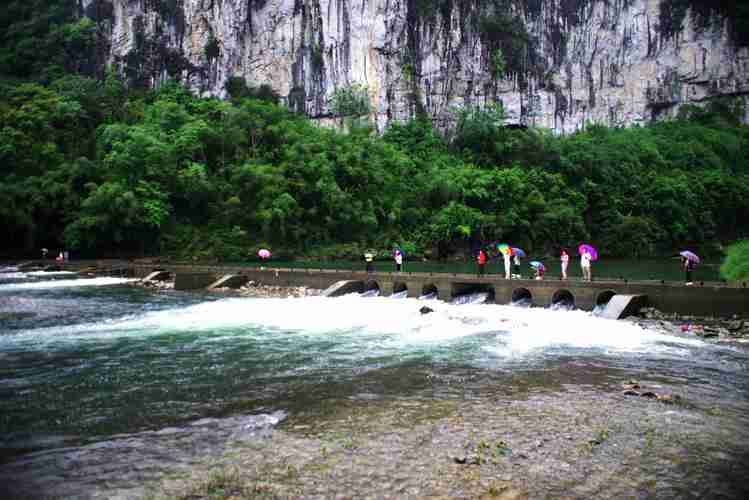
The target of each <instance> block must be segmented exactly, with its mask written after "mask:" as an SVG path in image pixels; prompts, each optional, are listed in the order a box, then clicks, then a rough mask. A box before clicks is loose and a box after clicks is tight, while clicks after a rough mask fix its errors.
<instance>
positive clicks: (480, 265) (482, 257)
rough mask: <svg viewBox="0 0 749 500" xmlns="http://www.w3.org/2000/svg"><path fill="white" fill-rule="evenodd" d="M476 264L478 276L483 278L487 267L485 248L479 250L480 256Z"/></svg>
mask: <svg viewBox="0 0 749 500" xmlns="http://www.w3.org/2000/svg"><path fill="white" fill-rule="evenodd" d="M476 263H477V264H478V271H477V273H476V274H478V275H479V276H483V275H484V270H485V267H486V252H484V249H483V248H480V249H479V254H478V256H477V257H476Z"/></svg>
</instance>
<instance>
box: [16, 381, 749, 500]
mask: <svg viewBox="0 0 749 500" xmlns="http://www.w3.org/2000/svg"><path fill="white" fill-rule="evenodd" d="M570 368H571V367H570ZM574 369H579V367H575V368H574ZM589 369H590V371H591V374H592V376H591V377H590V378H591V384H590V385H582V386H581V385H567V384H565V382H566V381H567V380H565V379H566V377H567V375H568V374H565V373H564V370H562V371H555V372H554V374H553V375H555V376H557V378H556V380H557V381H556V382H555V383H549V382H550V381H546V382H543V381H542V380H541V379H542V378H543V377H541V379H537V380H536V384H538V385H535V384H530V386H527V387H524V388H520V387H517V386H514V385H512V386H507V387H505V388H504V390H503V389H502V388H500V390H499V391H498V394H496V395H495V396H493V397H489V398H475V397H471V390H470V380H465V381H457V380H452V379H448V378H441V377H439V376H437V377H429V378H428V379H426V380H428V381H429V382H430V383H432V384H434V385H435V386H439V385H443V384H456V383H463V384H465V385H466V394H465V396H466V397H465V398H464V399H462V400H458V401H435V400H409V399H406V398H396V399H384V398H379V397H369V396H368V395H367V394H360V395H358V396H357V397H355V398H352V399H351V400H350V401H349V403H348V404H346V405H340V404H338V405H335V407H327V406H326V404H325V401H321V402H320V404H319V406H318V407H314V408H310V409H309V412H308V413H307V414H306V415H295V416H290V417H288V418H285V417H286V415H284V414H281V413H277V414H272V415H266V416H259V417H249V418H247V417H244V418H232V419H219V420H217V419H206V420H203V421H198V422H194V423H193V424H191V425H190V426H188V427H187V428H168V429H163V430H162V431H159V432H149V433H144V434H138V435H128V436H120V437H115V439H113V440H112V441H109V442H106V443H98V444H95V445H90V446H86V447H83V448H80V449H75V450H60V451H56V452H50V453H46V454H45V455H44V456H37V457H30V458H29V459H28V460H26V461H24V462H22V463H20V464H19V465H18V469H17V470H15V471H13V472H17V473H18V474H19V477H21V478H23V479H24V480H27V481H30V483H29V484H30V485H31V489H30V490H29V491H30V492H33V491H34V487H37V486H38V487H40V488H43V486H44V484H45V483H49V482H56V481H57V479H56V478H57V475H59V474H62V475H63V476H65V477H67V481H66V482H65V483H62V484H60V485H59V487H58V489H57V492H58V494H59V495H60V497H59V498H63V497H70V496H76V497H80V498H144V497H145V498H154V499H162V498H163V499H166V498H170V499H171V498H183V499H202V498H205V499H208V498H211V499H217V498H218V499H220V498H233V499H241V498H258V497H263V498H339V497H340V498H363V497H367V498H424V497H436V498H501V499H520V498H653V497H655V498H707V497H709V498H741V497H742V495H744V494H746V493H749V488H748V487H747V485H746V483H745V482H744V481H743V480H742V473H743V472H742V471H745V464H746V462H745V459H746V458H747V457H748V456H749V425H742V424H749V422H747V421H746V418H744V419H743V420H742V421H741V422H739V423H738V424H737V421H736V420H735V419H728V418H724V417H725V414H724V413H723V412H722V411H719V410H717V409H715V408H713V407H704V406H700V405H695V404H694V401H692V400H691V398H690V397H689V395H688V393H687V392H685V391H684V390H683V389H680V388H678V387H675V386H673V387H666V386H664V385H663V384H662V383H660V382H655V381H653V380H647V381H643V382H640V384H643V386H649V387H657V388H658V390H660V391H679V392H681V393H682V394H683V396H680V397H679V398H678V399H677V400H676V402H674V401H673V400H671V401H664V400H658V399H656V398H648V397H631V396H630V395H627V394H625V393H624V392H622V387H623V386H621V385H620V384H617V383H610V382H609V383H607V382H605V381H604V379H605V377H603V373H600V370H597V369H596V368H595V367H592V366H591V367H589ZM544 385H545V387H544ZM552 386H553V387H552ZM502 393H504V394H502ZM279 420H283V421H282V422H281V423H280V424H278V425H274V424H276V423H277V422H278V421H279ZM134 457H137V460H134ZM167 457H169V459H168V460H165V458H167ZM136 462H137V464H138V465H137V467H133V464H134V463H136ZM32 468H33V474H32V471H31V469H32ZM61 468H62V470H60V469H61ZM83 471H85V473H82V472H83ZM7 472H8V471H6V473H7ZM50 474H53V475H54V477H49V475H50ZM104 478H105V479H104ZM10 491H11V492H13V489H12V486H10ZM29 498H33V495H31V496H29Z"/></svg>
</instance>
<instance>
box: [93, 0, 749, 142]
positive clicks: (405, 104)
mask: <svg viewBox="0 0 749 500" xmlns="http://www.w3.org/2000/svg"><path fill="white" fill-rule="evenodd" d="M692 1H695V0H80V8H81V13H82V15H86V16H88V17H91V18H93V19H95V20H97V21H98V23H99V26H100V31H101V33H102V41H103V43H102V47H103V50H104V51H105V52H106V54H105V55H106V58H107V60H108V61H109V62H110V64H113V65H116V66H117V67H118V68H119V70H120V71H121V72H122V73H123V74H124V75H125V76H126V77H127V78H128V79H129V80H130V81H131V82H132V83H133V84H136V85H145V86H153V85H157V84H158V83H159V82H161V81H164V80H165V79H167V78H169V77H177V78H180V79H182V80H183V81H185V82H188V83H189V85H190V86H191V87H193V88H195V89H198V90H200V91H201V92H203V93H204V94H213V95H221V94H223V93H224V83H225V82H226V80H227V78H229V77H231V76H243V77H245V78H246V80H247V81H248V82H249V83H251V84H255V85H259V84H263V83H267V84H270V85H272V86H273V88H274V89H275V90H277V91H278V92H279V93H280V94H281V95H282V96H283V97H284V99H285V100H286V102H287V103H288V105H289V106H291V107H293V108H294V109H297V110H300V111H304V112H306V113H307V114H309V115H310V116H312V117H315V118H320V119H324V118H326V117H329V115H330V113H329V108H328V102H329V99H330V96H331V94H332V93H333V91H334V90H335V89H337V88H342V87H347V86H349V85H352V84H355V83H360V84H363V85H366V86H367V88H368V90H369V93H370V97H371V102H372V108H373V111H374V117H373V118H374V119H375V121H376V123H377V126H378V128H379V129H382V128H384V127H385V125H386V124H387V123H388V122H389V121H391V120H404V119H407V118H409V117H411V116H414V115H415V114H417V113H426V114H428V115H429V116H431V117H432V118H433V119H434V120H435V122H436V124H437V125H438V126H441V127H442V126H446V125H448V124H449V122H450V121H451V120H453V119H454V108H455V107H456V106H461V105H464V104H469V103H470V104H480V105H483V104H485V103H488V102H495V101H501V102H502V104H503V105H504V107H505V110H506V112H507V114H508V121H509V122H515V123H522V124H528V125H539V126H543V127H548V128H553V129H555V130H556V131H558V132H570V131H573V130H575V129H578V128H580V127H581V126H583V125H584V124H585V123H586V122H589V121H593V122H600V123H605V124H608V125H612V126H619V125H625V124H633V123H644V122H647V121H649V120H651V119H653V118H657V117H658V116H661V115H664V114H671V113H673V112H675V110H676V109H677V108H678V106H679V105H680V104H682V103H687V102H700V101H705V100H708V99H712V98H715V97H718V96H732V97H738V98H739V99H741V100H743V102H745V103H746V101H747V99H749V97H748V96H749V49H748V48H747V43H746V40H742V39H741V37H742V36H743V35H742V34H741V33H738V32H737V30H736V29H735V27H732V21H731V18H730V16H728V17H726V16H725V15H724V13H721V12H720V9H719V8H715V9H714V11H711V10H707V11H706V10H705V9H702V10H697V9H695V8H688V7H689V6H688V5H687V4H689V3H690V2H692ZM703 3H704V2H703ZM746 108H749V106H745V109H746ZM747 119H749V114H748V115H747Z"/></svg>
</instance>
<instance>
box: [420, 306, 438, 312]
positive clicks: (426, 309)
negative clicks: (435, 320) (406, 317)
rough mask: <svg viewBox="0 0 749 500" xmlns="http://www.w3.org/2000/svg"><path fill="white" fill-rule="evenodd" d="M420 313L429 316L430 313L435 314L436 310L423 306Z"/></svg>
mask: <svg viewBox="0 0 749 500" xmlns="http://www.w3.org/2000/svg"><path fill="white" fill-rule="evenodd" d="M419 312H420V313H421V314H429V313H430V312H434V309H432V308H431V307H427V306H422V307H421V309H419Z"/></svg>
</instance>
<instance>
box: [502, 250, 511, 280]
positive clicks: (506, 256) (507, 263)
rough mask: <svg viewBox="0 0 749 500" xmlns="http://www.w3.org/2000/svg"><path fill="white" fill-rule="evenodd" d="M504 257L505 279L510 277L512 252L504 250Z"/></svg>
mask: <svg viewBox="0 0 749 500" xmlns="http://www.w3.org/2000/svg"><path fill="white" fill-rule="evenodd" d="M502 258H503V259H504V262H505V279H506V280H508V279H510V252H502Z"/></svg>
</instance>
